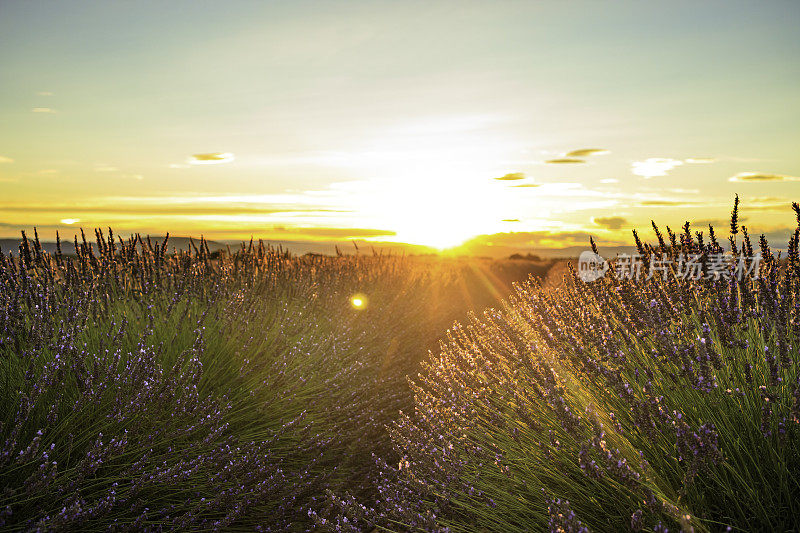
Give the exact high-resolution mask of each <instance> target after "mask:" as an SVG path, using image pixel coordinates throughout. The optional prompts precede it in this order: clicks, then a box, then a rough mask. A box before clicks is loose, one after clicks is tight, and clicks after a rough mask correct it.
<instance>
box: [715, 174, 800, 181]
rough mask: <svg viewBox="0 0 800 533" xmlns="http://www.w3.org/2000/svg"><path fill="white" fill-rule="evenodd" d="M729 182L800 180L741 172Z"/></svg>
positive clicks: (782, 175)
mask: <svg viewBox="0 0 800 533" xmlns="http://www.w3.org/2000/svg"><path fill="white" fill-rule="evenodd" d="M728 181H735V182H748V181H750V182H759V181H800V178H798V177H795V176H787V175H786V174H769V173H766V172H741V173H739V174H736V175H735V176H732V177H731V178H729V179H728Z"/></svg>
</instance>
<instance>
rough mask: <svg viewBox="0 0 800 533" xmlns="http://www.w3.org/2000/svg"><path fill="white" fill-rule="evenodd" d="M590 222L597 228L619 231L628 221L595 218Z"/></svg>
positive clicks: (613, 218)
mask: <svg viewBox="0 0 800 533" xmlns="http://www.w3.org/2000/svg"><path fill="white" fill-rule="evenodd" d="M592 221H593V222H594V223H595V224H597V225H598V226H602V227H604V228H607V229H620V228H621V227H622V226H625V225H627V224H628V221H627V220H626V219H624V218H622V217H597V218H594V219H592Z"/></svg>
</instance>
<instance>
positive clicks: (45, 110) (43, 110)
mask: <svg viewBox="0 0 800 533" xmlns="http://www.w3.org/2000/svg"><path fill="white" fill-rule="evenodd" d="M31 111H33V112H34V113H51V114H55V113H58V111H56V110H55V109H51V108H49V107H34V108H33V109H31Z"/></svg>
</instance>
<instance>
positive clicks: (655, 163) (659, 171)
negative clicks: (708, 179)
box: [631, 157, 683, 179]
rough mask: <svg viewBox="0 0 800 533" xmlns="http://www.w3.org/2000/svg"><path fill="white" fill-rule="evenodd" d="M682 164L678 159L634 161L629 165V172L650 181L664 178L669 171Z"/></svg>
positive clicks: (662, 158) (653, 158)
mask: <svg viewBox="0 0 800 533" xmlns="http://www.w3.org/2000/svg"><path fill="white" fill-rule="evenodd" d="M682 164H683V161H681V160H680V159H670V158H664V157H650V158H647V159H645V160H644V161H634V162H633V163H631V172H632V173H634V174H636V175H637V176H642V177H644V178H647V179H650V178H654V177H656V176H666V175H667V173H668V172H669V171H670V170H672V169H673V168H675V167H679V166H681V165H682Z"/></svg>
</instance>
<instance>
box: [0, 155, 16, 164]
mask: <svg viewBox="0 0 800 533" xmlns="http://www.w3.org/2000/svg"><path fill="white" fill-rule="evenodd" d="M13 162H14V160H13V159H11V158H10V157H6V156H3V155H0V163H13Z"/></svg>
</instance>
